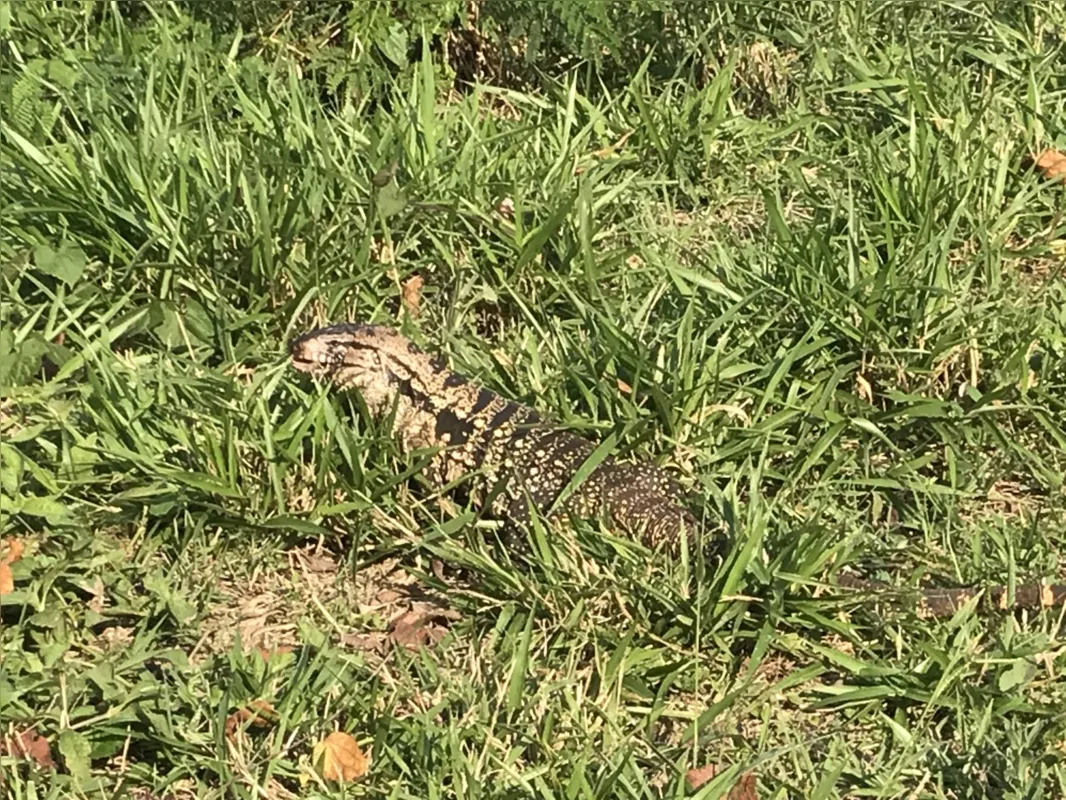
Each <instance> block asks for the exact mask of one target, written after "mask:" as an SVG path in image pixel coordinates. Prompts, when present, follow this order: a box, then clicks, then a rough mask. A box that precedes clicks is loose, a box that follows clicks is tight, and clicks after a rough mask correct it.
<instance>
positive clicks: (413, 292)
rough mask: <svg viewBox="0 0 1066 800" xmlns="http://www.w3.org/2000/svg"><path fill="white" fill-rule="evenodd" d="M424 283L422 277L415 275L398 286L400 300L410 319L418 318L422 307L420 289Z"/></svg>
mask: <svg viewBox="0 0 1066 800" xmlns="http://www.w3.org/2000/svg"><path fill="white" fill-rule="evenodd" d="M425 283H426V282H425V280H424V279H423V278H422V276H421V275H419V274H417V273H416V274H414V275H412V276H411V277H410V278H408V279H407V280H405V281H404V282H403V283H402V284H400V300H401V302H403V307H404V308H406V309H407V313H408V314H410V315H411V316H412V317H417V316H418V311H419V309H420V308H421V306H422V287H423V286H424V285H425Z"/></svg>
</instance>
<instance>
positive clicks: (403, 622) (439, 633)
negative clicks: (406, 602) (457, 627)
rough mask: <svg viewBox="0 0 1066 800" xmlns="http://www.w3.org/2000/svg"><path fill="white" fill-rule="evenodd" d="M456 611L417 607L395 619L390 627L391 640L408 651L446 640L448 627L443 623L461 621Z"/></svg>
mask: <svg viewBox="0 0 1066 800" xmlns="http://www.w3.org/2000/svg"><path fill="white" fill-rule="evenodd" d="M459 618H460V616H459V613H458V612H456V611H452V610H448V609H440V608H432V607H430V608H425V607H416V608H412V609H411V610H410V611H406V612H404V613H403V614H401V615H400V616H399V617H397V618H396V619H394V620H393V621H392V623H391V624H390V625H389V639H390V640H391V641H392V642H393V644H398V645H400V646H401V647H406V648H407V649H408V650H419V649H421V648H423V647H426V646H427V645H434V644H436V643H437V642H439V641H440V640H441V639H443V638H444V635H445V634H446V633H447V632H448V630H447V627H446V626H444V625H443V624H439V623H440V622H441V621H454V620H456V619H459Z"/></svg>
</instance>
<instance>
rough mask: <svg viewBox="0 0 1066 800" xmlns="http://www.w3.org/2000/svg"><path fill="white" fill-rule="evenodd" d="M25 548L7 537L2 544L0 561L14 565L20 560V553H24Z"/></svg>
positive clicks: (14, 539) (12, 537) (19, 542)
mask: <svg viewBox="0 0 1066 800" xmlns="http://www.w3.org/2000/svg"><path fill="white" fill-rule="evenodd" d="M25 549H26V546H25V545H24V544H22V542H21V541H19V540H18V539H16V538H15V537H14V536H10V537H8V539H7V541H6V542H4V552H3V553H2V554H0V561H4V562H6V563H8V564H14V563H15V562H16V561H18V560H19V559H21V558H22V553H23V552H24V551H25Z"/></svg>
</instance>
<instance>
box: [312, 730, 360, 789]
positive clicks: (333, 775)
mask: <svg viewBox="0 0 1066 800" xmlns="http://www.w3.org/2000/svg"><path fill="white" fill-rule="evenodd" d="M312 760H313V761H314V762H315V764H316V765H317V767H318V772H319V774H320V775H321V776H322V777H323V778H325V779H326V780H327V781H354V780H356V779H357V778H361V777H363V776H364V775H366V770H367V760H366V756H365V755H363V751H362V750H360V749H359V743H358V742H356V741H355V739H353V738H352V737H351V736H349V735H348V734H347V733H344V732H343V731H334V732H333V733H331V734H330V735H329V736H327V737H326V738H325V739H323V740H322V741H321V742H319V743H318V744H317V745H315V749H314V752H313V755H312Z"/></svg>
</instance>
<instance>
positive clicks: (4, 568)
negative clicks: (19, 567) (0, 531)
mask: <svg viewBox="0 0 1066 800" xmlns="http://www.w3.org/2000/svg"><path fill="white" fill-rule="evenodd" d="M22 551H23V545H22V542H20V541H19V540H18V539H16V538H15V537H13V536H12V537H10V538H8V539H7V540H6V541H5V542H4V544H3V548H2V550H0V595H4V594H11V593H12V592H13V591H15V576H14V575H12V574H11V565H12V564H14V563H15V562H16V561H18V560H19V559H20V558H22Z"/></svg>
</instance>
